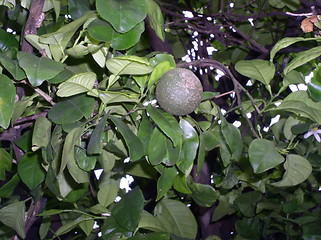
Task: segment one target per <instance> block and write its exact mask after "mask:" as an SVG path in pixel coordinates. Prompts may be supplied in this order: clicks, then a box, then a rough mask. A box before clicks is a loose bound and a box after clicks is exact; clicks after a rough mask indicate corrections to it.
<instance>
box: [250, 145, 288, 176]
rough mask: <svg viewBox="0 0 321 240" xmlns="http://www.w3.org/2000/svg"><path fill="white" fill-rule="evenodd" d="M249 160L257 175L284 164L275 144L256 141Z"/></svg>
mask: <svg viewBox="0 0 321 240" xmlns="http://www.w3.org/2000/svg"><path fill="white" fill-rule="evenodd" d="M249 158H250V163H251V165H252V168H253V170H254V172H255V173H262V172H265V171H267V170H269V169H271V168H274V167H276V166H277V165H279V164H281V163H282V162H284V158H283V157H282V155H281V154H279V152H278V151H277V149H276V147H275V145H274V144H273V142H270V141H268V140H266V139H255V140H253V141H252V142H251V144H250V147H249Z"/></svg>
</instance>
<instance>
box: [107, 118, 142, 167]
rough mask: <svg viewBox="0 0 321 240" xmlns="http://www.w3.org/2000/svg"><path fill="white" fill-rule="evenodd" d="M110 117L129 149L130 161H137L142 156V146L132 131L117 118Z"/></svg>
mask: <svg viewBox="0 0 321 240" xmlns="http://www.w3.org/2000/svg"><path fill="white" fill-rule="evenodd" d="M110 119H111V120H112V122H113V123H114V124H115V125H116V127H117V130H118V131H119V132H120V134H121V135H122V136H123V138H124V140H125V142H126V145H127V147H128V150H129V156H130V160H131V161H137V160H139V159H141V158H142V157H143V156H144V146H143V143H142V142H141V141H140V139H139V138H138V137H137V136H136V135H135V134H134V133H133V131H132V130H131V129H130V128H129V127H128V126H127V125H126V124H125V123H124V122H123V121H122V120H120V119H119V118H116V117H114V116H111V117H110Z"/></svg>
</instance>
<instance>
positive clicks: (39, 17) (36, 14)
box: [21, 0, 45, 53]
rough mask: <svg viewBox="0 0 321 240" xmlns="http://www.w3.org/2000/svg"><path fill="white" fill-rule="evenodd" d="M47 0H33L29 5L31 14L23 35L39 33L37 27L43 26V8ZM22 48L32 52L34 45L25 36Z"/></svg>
mask: <svg viewBox="0 0 321 240" xmlns="http://www.w3.org/2000/svg"><path fill="white" fill-rule="evenodd" d="M44 2H45V0H33V1H32V2H31V4H30V7H29V16H28V19H27V22H26V24H25V27H24V32H23V36H26V35H29V34H37V29H38V28H39V27H40V26H41V24H42V21H43V19H44V13H43V12H42V8H43V5H44ZM21 50H22V51H24V52H28V53H32V52H33V47H32V45H31V44H30V43H28V42H27V40H26V39H25V38H23V40H22V44H21Z"/></svg>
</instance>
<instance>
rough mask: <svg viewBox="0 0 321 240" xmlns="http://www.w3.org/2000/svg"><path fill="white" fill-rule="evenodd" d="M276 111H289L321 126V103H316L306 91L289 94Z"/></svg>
mask: <svg viewBox="0 0 321 240" xmlns="http://www.w3.org/2000/svg"><path fill="white" fill-rule="evenodd" d="M276 109H278V110H287V111H290V112H293V113H295V114H296V115H298V116H301V117H305V118H309V119H311V120H312V121H313V122H316V123H318V124H321V110H320V109H321V103H320V102H314V101H313V100H312V99H311V98H310V97H309V95H308V93H307V92H306V91H296V92H293V93H291V94H289V95H288V96H287V97H286V98H285V99H284V100H283V101H282V103H281V104H280V105H279V106H278V107H277V108H276Z"/></svg>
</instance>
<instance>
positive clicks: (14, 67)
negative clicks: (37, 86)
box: [0, 53, 26, 80]
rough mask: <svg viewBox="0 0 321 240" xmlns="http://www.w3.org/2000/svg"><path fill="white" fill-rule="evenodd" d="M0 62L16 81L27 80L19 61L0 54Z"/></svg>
mask: <svg viewBox="0 0 321 240" xmlns="http://www.w3.org/2000/svg"><path fill="white" fill-rule="evenodd" d="M0 62H1V64H2V65H3V66H4V67H5V68H6V69H7V70H8V72H9V73H10V74H11V75H12V77H13V78H14V79H15V80H22V79H24V78H26V74H25V72H24V71H23V70H22V68H21V67H20V66H19V65H18V61H17V60H13V59H11V58H9V57H7V56H6V55H5V54H3V53H0Z"/></svg>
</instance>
